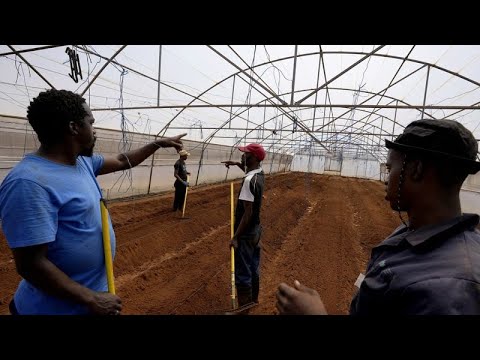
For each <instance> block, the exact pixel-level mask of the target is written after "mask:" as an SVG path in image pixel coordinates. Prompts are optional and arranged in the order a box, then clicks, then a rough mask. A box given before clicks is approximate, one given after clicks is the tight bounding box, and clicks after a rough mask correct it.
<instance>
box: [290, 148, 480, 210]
mask: <svg viewBox="0 0 480 360" xmlns="http://www.w3.org/2000/svg"><path fill="white" fill-rule="evenodd" d="M309 158H310V159H309ZM309 161H310V163H309ZM291 170H292V171H300V172H312V173H316V174H323V173H325V156H317V155H313V156H311V157H310V156H309V155H295V156H294V157H293V161H292V166H291ZM340 175H342V176H348V177H357V178H363V179H372V180H380V163H379V162H377V161H372V160H365V159H351V158H343V162H342V170H341V173H340ZM460 202H461V204H462V211H463V212H469V213H477V214H480V173H477V174H475V175H470V176H469V177H468V178H467V179H466V181H465V183H464V184H463V187H462V190H461V192H460Z"/></svg>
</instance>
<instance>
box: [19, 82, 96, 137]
mask: <svg viewBox="0 0 480 360" xmlns="http://www.w3.org/2000/svg"><path fill="white" fill-rule="evenodd" d="M84 103H85V99H84V98H83V97H81V96H80V95H78V94H75V93H73V92H71V91H68V90H56V89H50V90H47V91H43V92H41V93H39V94H38V96H37V97H36V98H34V99H33V100H32V101H31V102H30V106H29V107H28V109H27V118H28V122H29V123H30V125H31V126H32V128H33V130H35V132H36V133H37V135H38V139H39V140H40V142H41V143H42V144H43V145H53V144H56V143H59V142H61V141H62V140H63V135H64V133H65V132H66V130H67V128H68V124H69V123H70V121H75V122H81V121H82V120H83V119H84V118H85V116H87V115H88V114H87V112H86V110H85V109H84V108H83V104H84Z"/></svg>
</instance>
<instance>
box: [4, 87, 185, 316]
mask: <svg viewBox="0 0 480 360" xmlns="http://www.w3.org/2000/svg"><path fill="white" fill-rule="evenodd" d="M27 118H28V121H29V122H30V125H31V126H32V128H33V129H34V130H35V132H36V133H37V136H38V139H39V140H40V143H41V146H40V148H39V149H38V150H37V151H36V152H35V153H32V154H28V155H26V156H25V158H24V159H23V160H22V161H20V162H19V163H18V164H17V165H16V166H15V167H14V168H13V169H12V171H11V172H10V173H9V174H8V175H7V177H6V178H5V179H4V181H3V182H2V184H1V186H0V217H1V219H2V229H3V232H4V234H5V237H6V239H7V242H8V245H9V247H10V248H11V250H12V253H13V256H14V259H15V265H16V267H17V271H18V273H19V274H20V275H21V276H22V277H23V279H22V280H21V282H20V284H19V286H18V288H17V291H16V292H15V295H14V298H13V300H12V302H11V303H10V311H11V313H12V314H20V315H28V314H103V315H118V314H119V313H120V311H121V310H122V303H121V299H120V298H119V297H118V296H117V295H113V294H110V293H108V292H107V289H108V287H107V277H106V271H105V260H104V253H103V241H102V223H101V216H100V199H101V197H102V194H101V190H100V188H99V186H98V183H97V180H96V176H98V175H102V174H108V173H111V172H115V171H120V170H126V169H129V168H131V167H134V166H137V165H138V164H140V163H141V162H142V161H144V160H145V159H146V158H147V157H149V156H150V155H151V154H153V153H154V152H155V151H156V150H157V149H158V148H160V147H174V148H176V149H177V151H179V150H180V149H181V148H182V142H181V140H180V139H181V138H182V137H183V136H185V135H186V134H182V135H178V136H175V137H172V138H160V139H158V140H156V141H154V142H152V143H150V144H148V145H145V146H143V147H141V148H139V149H136V150H131V151H128V152H126V153H122V154H118V155H117V156H102V155H99V154H93V148H94V146H95V140H96V137H95V130H94V128H93V123H94V121H95V119H94V117H93V114H92V112H91V110H90V108H89V107H88V105H87V104H86V103H85V99H84V98H82V97H81V96H80V95H77V94H75V93H73V92H70V91H66V90H54V89H51V90H47V91H45V92H42V93H40V94H39V95H38V96H37V97H36V98H35V99H33V101H32V102H31V103H30V106H29V107H28V113H27ZM109 223H110V241H111V248H112V257H113V256H114V254H115V234H114V232H113V228H112V226H111V221H110V222H109Z"/></svg>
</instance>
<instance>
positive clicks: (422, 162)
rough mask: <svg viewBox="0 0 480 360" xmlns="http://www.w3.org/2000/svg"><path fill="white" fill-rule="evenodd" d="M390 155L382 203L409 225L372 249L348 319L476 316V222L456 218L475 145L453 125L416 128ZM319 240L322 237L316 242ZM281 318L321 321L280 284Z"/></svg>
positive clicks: (316, 300) (316, 310) (479, 305)
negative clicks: (404, 214) (310, 317)
mask: <svg viewBox="0 0 480 360" xmlns="http://www.w3.org/2000/svg"><path fill="white" fill-rule="evenodd" d="M385 143H386V147H387V148H388V149H389V152H388V157H387V162H386V167H387V170H388V172H389V175H388V178H387V181H386V182H385V185H386V189H385V191H386V196H385V199H386V200H387V201H389V203H390V207H391V208H392V209H393V210H396V211H398V212H399V214H400V211H406V212H407V214H408V222H405V221H404V220H403V218H402V216H401V214H400V219H401V220H402V222H403V225H401V226H400V227H398V228H397V229H396V230H395V231H394V232H393V233H392V234H391V235H390V236H389V237H388V238H387V239H385V240H384V241H382V242H381V243H380V244H379V245H377V246H376V247H374V248H373V249H372V254H371V257H370V261H369V263H368V265H367V271H366V274H365V275H364V276H363V275H362V274H360V276H359V278H358V279H357V282H356V285H357V286H358V287H359V290H358V292H357V294H356V295H355V296H354V298H353V300H352V302H351V306H350V314H351V315H480V300H479V299H480V232H479V231H478V230H477V229H476V227H477V226H478V223H479V216H478V215H477V214H466V213H462V210H461V206H460V197H459V193H460V189H461V186H462V183H463V182H464V181H465V179H466V178H467V176H468V175H469V174H475V173H477V172H478V171H479V170H480V162H478V161H476V158H477V154H478V144H477V140H476V139H475V138H474V136H473V134H472V133H471V132H470V131H469V130H467V129H466V128H465V127H464V126H463V125H461V124H460V123H458V122H456V121H453V120H446V119H443V120H417V121H414V122H412V123H410V124H409V125H408V126H407V127H406V128H405V130H404V131H403V133H402V134H401V135H399V136H398V137H397V139H396V140H395V141H389V140H385ZM319 236H321V234H320V235H319ZM277 309H278V310H279V312H280V313H281V314H312V315H315V314H317V315H324V314H326V309H325V307H324V306H323V303H322V300H321V299H320V296H319V295H318V293H317V292H316V291H315V290H313V289H310V288H307V287H306V286H304V285H302V284H300V283H299V282H298V281H297V280H295V282H294V287H290V286H288V285H286V284H280V286H279V287H278V292H277Z"/></svg>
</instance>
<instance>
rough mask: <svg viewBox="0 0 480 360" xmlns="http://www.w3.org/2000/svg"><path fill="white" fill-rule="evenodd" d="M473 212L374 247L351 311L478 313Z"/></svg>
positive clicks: (478, 258) (478, 244) (400, 232)
mask: <svg viewBox="0 0 480 360" xmlns="http://www.w3.org/2000/svg"><path fill="white" fill-rule="evenodd" d="M478 222H479V216H478V215H477V214H463V215H462V216H459V217H457V218H455V219H451V220H449V221H446V222H444V223H440V224H436V225H429V226H424V227H422V228H419V229H417V230H409V229H408V228H407V227H406V226H405V225H401V226H400V227H398V228H397V229H396V230H395V231H394V232H393V233H392V235H390V236H389V237H388V238H387V239H385V240H384V241H383V242H382V243H381V244H380V245H378V246H376V247H375V248H373V249H372V255H371V258H370V261H369V263H368V266H367V272H366V275H365V279H364V280H363V282H362V283H361V285H360V289H359V291H358V292H357V294H356V295H355V297H354V298H353V300H352V303H351V306H350V314H351V315H453V314H458V315H480V232H479V231H478V230H477V229H476V228H475V227H476V226H477V225H478Z"/></svg>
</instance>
